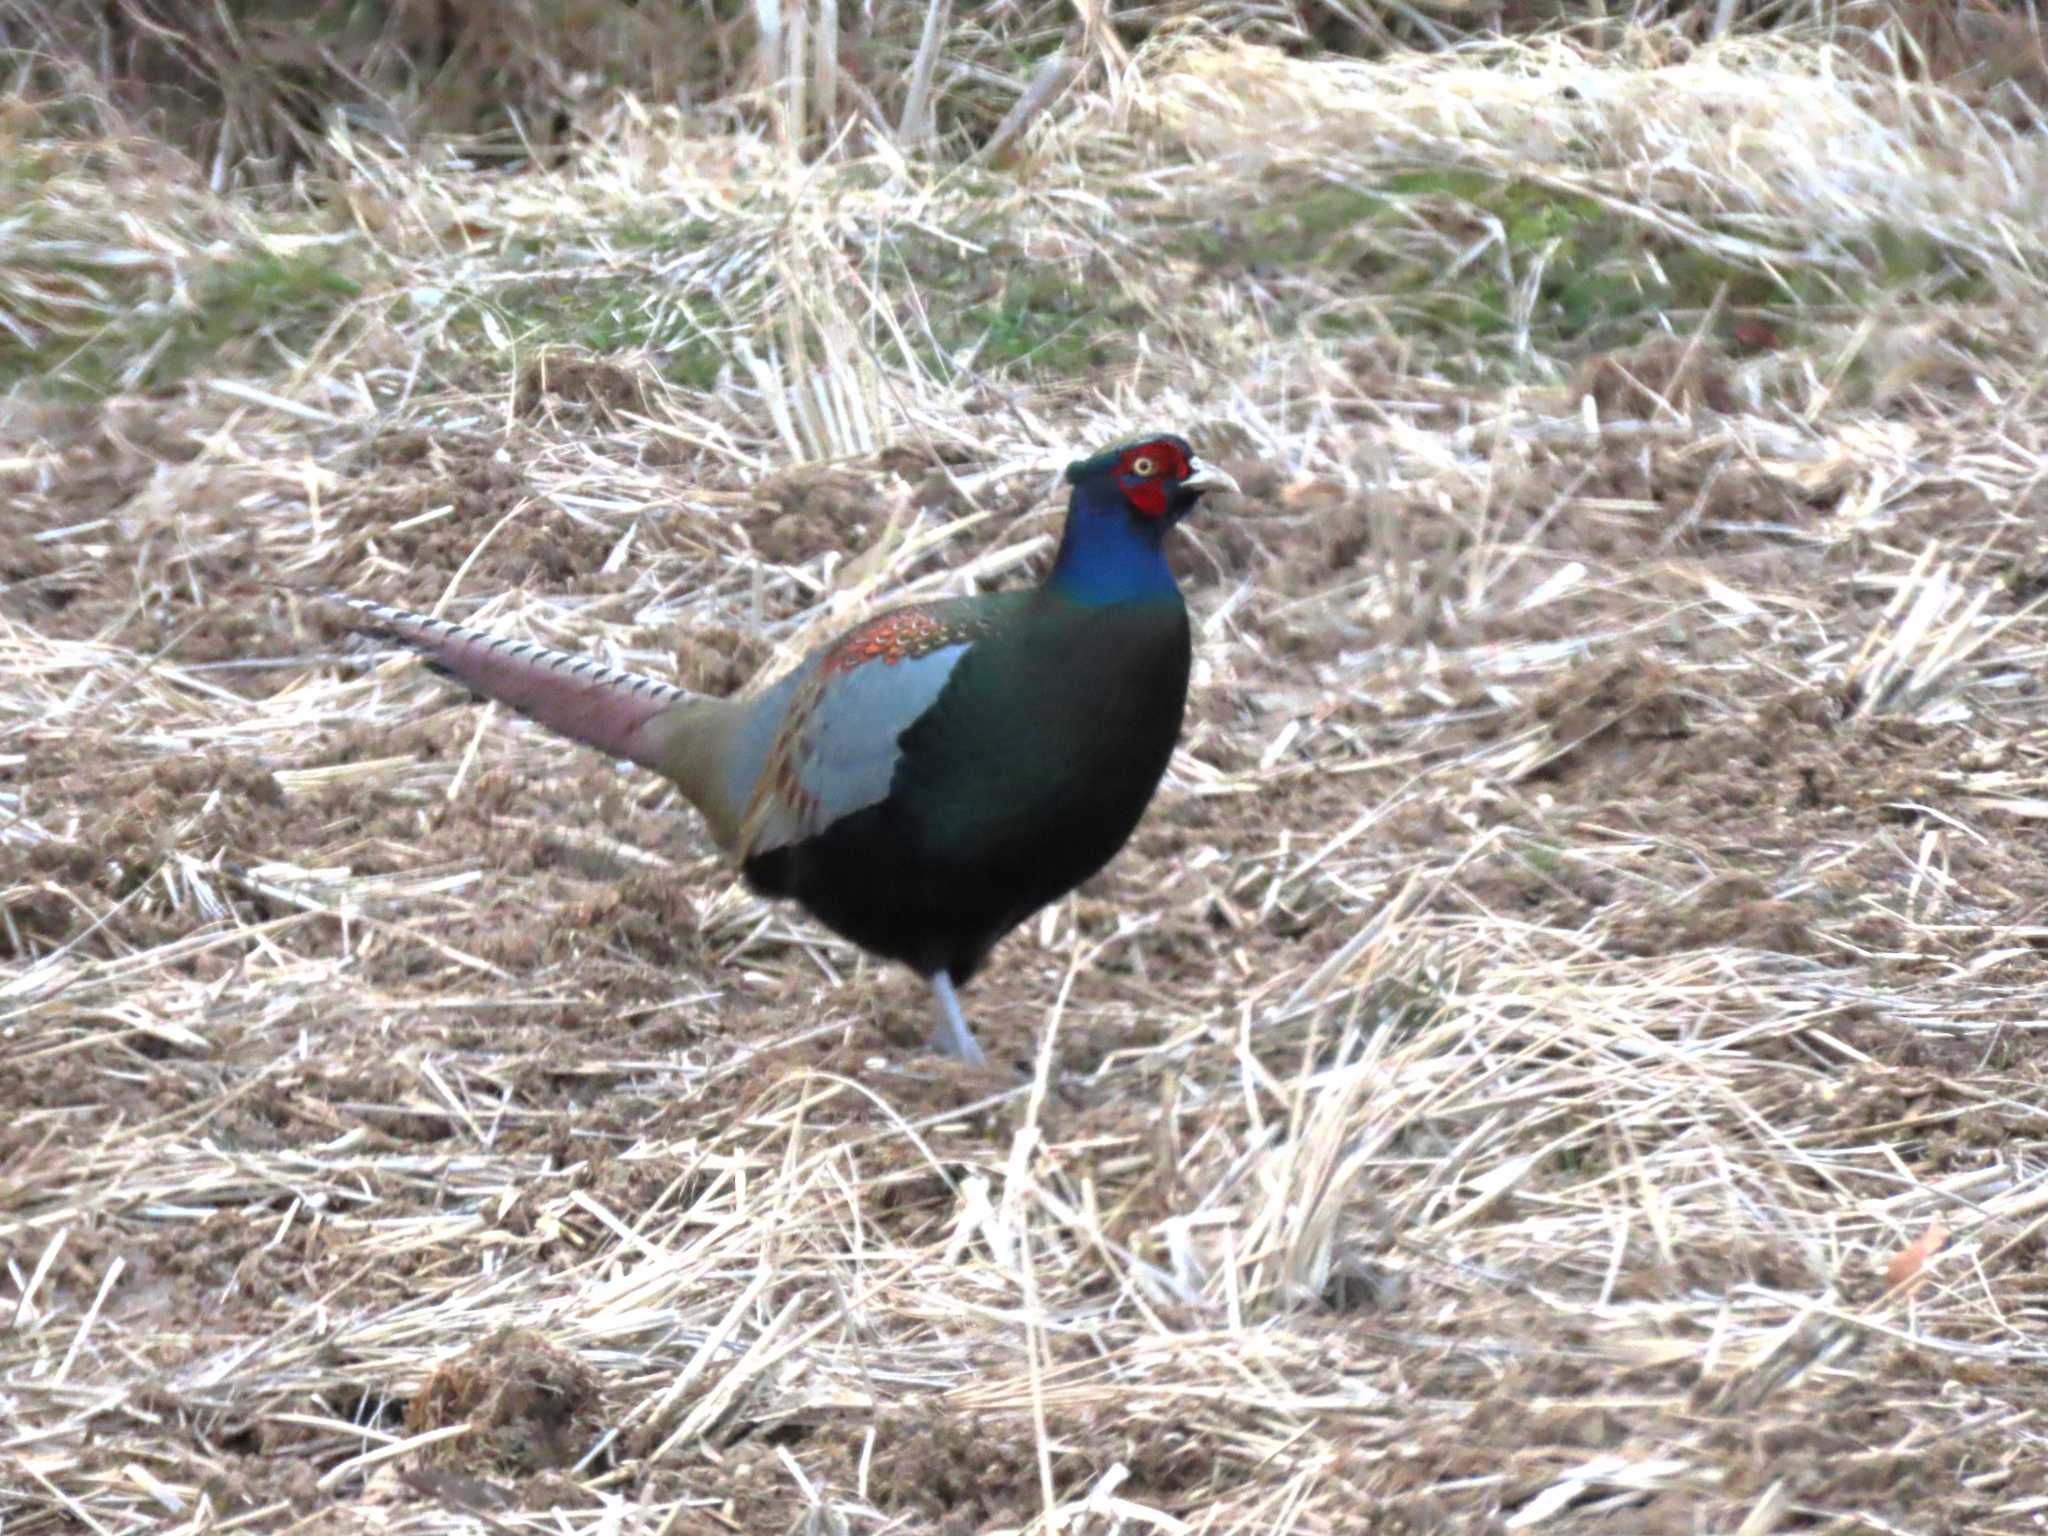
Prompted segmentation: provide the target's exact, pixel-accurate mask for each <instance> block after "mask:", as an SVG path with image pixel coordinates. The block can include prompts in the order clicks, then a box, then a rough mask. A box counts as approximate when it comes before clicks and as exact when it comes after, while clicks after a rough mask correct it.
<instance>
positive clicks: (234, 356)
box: [0, 243, 360, 400]
mask: <svg viewBox="0 0 2048 1536" xmlns="http://www.w3.org/2000/svg"><path fill="white" fill-rule="evenodd" d="M31 254H32V255H33V256H34V258H35V259H34V261H33V262H32V263H29V262H24V263H23V264H22V265H21V266H20V267H18V268H17V270H18V271H19V272H20V273H21V283H20V284H19V285H18V287H17V291H18V292H26V293H29V294H32V295H34V297H32V298H30V299H29V301H28V302H27V303H25V304H24V305H23V306H22V308H21V310H20V311H19V312H18V320H19V322H20V323H21V324H22V325H23V327H24V329H25V331H26V335H21V334H16V333H15V332H14V331H12V330H11V329H10V330H0V389H8V390H16V389H24V390H25V391H26V392H28V393H31V394H36V395H41V396H44V397H47V398H52V399H69V400H77V399H98V398H101V397H104V396H106V395H109V394H114V393H120V392H131V391H141V392H148V391H153V390H161V389H166V388H169V387H170V386H172V385H174V384H177V383H179V382H180V381H182V380H184V379H187V378H190V377H192V376H193V375H194V374H198V373H202V372H207V371H209V370H211V371H218V372H223V373H227V372H233V373H244V374H246V373H250V372H258V373H261V372H265V371H268V368H269V366H270V365H271V363H272V362H274V361H275V362H282V361H284V360H285V357H286V355H287V354H289V353H292V352H297V351H302V350H303V349H305V348H307V347H309V346H311V345H312V344H313V343H314V342H315V341H317V340H318V339H319V337H320V336H321V335H322V334H323V333H324V332H325V331H326V330H327V329H328V327H329V326H331V325H332V324H333V323H334V319H335V316H336V315H337V314H338V313H339V312H340V310H341V309H342V308H343V307H344V306H346V305H347V304H348V303H350V302H351V301H352V300H354V299H355V297H356V296H357V294H358V293H359V292H360V285H359V284H358V283H357V281H356V279H355V278H353V277H351V276H349V275H348V274H347V273H346V272H344V271H342V270H340V269H339V268H338V267H337V265H336V263H335V258H334V253H333V252H332V251H331V250H319V251H304V252H294V253H291V254H280V253H278V252H274V251H266V250H248V251H243V252H239V253H237V254H235V255H232V256H229V257H227V258H225V259H222V260H218V261H212V262H209V263H207V264H206V265H205V266H203V267H201V268H200V269H199V270H198V271H197V273H196V274H195V275H194V277H193V280H192V281H191V282H190V283H189V284H188V285H187V288H186V291H185V294H184V296H183V298H182V299H181V300H172V299H169V298H167V297H165V296H164V295H165V291H166V287H167V285H166V284H165V283H164V280H163V275H162V273H161V271H160V270H155V269H151V268H148V267H137V266H133V265H128V264H124V263H110V262H106V261H101V260H96V259H94V257H93V255H92V254H91V253H90V252H89V251H77V252H73V251H68V250H66V249H65V247H63V246H62V245H59V244H56V243H51V244H46V245H41V246H37V247H34V248H33V250H32V252H31ZM96 313H102V314H104V316H105V318H104V319H100V320H97V321H96V320H95V318H94V316H95V314H96Z"/></svg>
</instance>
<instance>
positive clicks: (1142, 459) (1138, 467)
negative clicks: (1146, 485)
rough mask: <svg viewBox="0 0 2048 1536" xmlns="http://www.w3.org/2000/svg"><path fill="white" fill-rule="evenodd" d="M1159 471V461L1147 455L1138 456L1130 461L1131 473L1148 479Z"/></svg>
mask: <svg viewBox="0 0 2048 1536" xmlns="http://www.w3.org/2000/svg"><path fill="white" fill-rule="evenodd" d="M1158 471H1159V461H1158V460H1157V459H1155V458H1153V457H1152V455H1151V454H1149V453H1143V454H1140V455H1138V457H1137V458H1135V459H1133V460H1131V473H1132V474H1134V475H1139V476H1142V477H1144V478H1147V479H1149V478H1150V477H1151V476H1153V475H1155V474H1157V473H1158Z"/></svg>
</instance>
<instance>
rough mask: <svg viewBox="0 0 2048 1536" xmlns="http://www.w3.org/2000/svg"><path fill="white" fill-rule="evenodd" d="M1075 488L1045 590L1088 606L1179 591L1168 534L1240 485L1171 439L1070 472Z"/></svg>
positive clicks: (1122, 447) (1139, 444)
mask: <svg viewBox="0 0 2048 1536" xmlns="http://www.w3.org/2000/svg"><path fill="white" fill-rule="evenodd" d="M1067 483H1068V484H1069V485H1071V486H1072V487H1073V488H1074V489H1073V494H1072V498H1071V500H1070V501H1069V503H1068V508H1067V526H1066V530H1065V532H1064V533H1063V534H1062V535H1061V536H1060V550H1059V554H1058V555H1057V556H1056V557H1055V558H1054V560H1053V567H1052V574H1051V576H1049V577H1048V578H1047V580H1046V585H1047V586H1048V587H1049V588H1051V589H1052V590H1053V591H1054V592H1057V593H1059V594H1060V595H1061V596H1064V597H1067V598H1071V599H1073V600H1074V601H1076V602H1081V603H1118V602H1130V601H1133V600H1136V599H1141V598H1146V597H1164V596H1166V595H1168V594H1170V593H1173V592H1174V591H1175V590H1176V588H1175V586H1174V581H1173V573H1172V572H1171V571H1170V570H1169V569H1168V568H1167V564H1166V550H1165V539H1166V534H1167V530H1168V529H1170V528H1172V527H1173V525H1174V524H1175V523H1177V522H1179V521H1180V520H1181V519H1182V518H1184V517H1186V516H1187V515H1188V514H1189V513H1190V512H1192V511H1194V510H1195V506H1196V504H1197V503H1198V502H1200V501H1201V499H1202V497H1203V496H1204V495H1205V494H1206V493H1208V492H1210V491H1235V490H1236V489H1237V482H1236V481H1235V480H1233V479H1231V478H1230V476H1229V475H1227V474H1225V473H1224V472H1223V471H1222V470H1220V469H1217V468H1216V467H1215V466H1214V465H1212V464H1205V463H1204V462H1203V461H1202V460H1200V459H1198V458H1196V457H1195V452H1194V450H1193V449H1192V448H1190V447H1189V446H1188V442H1187V439H1186V438H1183V437H1175V436H1174V435H1172V434H1171V433H1161V434H1159V435H1158V436H1155V437H1141V438H1135V439H1133V440H1132V441H1130V442H1127V443H1119V444H1117V445H1116V446H1115V447H1114V448H1106V449H1104V450H1103V451H1102V452H1101V453H1098V454H1096V455H1094V456H1093V457H1092V458H1086V459H1081V460H1078V461H1077V462H1075V463H1072V464H1069V465H1068V466H1067Z"/></svg>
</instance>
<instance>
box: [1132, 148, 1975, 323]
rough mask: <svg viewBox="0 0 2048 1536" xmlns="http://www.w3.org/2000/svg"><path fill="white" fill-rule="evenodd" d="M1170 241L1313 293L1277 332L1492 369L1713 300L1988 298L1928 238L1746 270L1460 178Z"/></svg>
mask: <svg viewBox="0 0 2048 1536" xmlns="http://www.w3.org/2000/svg"><path fill="white" fill-rule="evenodd" d="M1737 232H1738V233H1742V234H1744V235H1745V236H1748V235H1749V232H1748V231H1746V230H1744V231H1737ZM1752 238H1753V237H1752ZM1162 239H1163V243H1164V244H1165V246H1166V248H1167V249H1168V250H1169V251H1170V252H1171V253H1173V254H1174V255H1177V256H1179V257H1182V258H1183V259H1187V260H1192V261H1194V262H1196V263H1198V264H1200V265H1203V266H1206V267H1209V268H1211V269H1215V270H1219V271H1223V272H1226V273H1235V272H1238V271H1244V270H1251V271H1259V270H1265V271H1267V272H1270V273H1272V274H1275V275H1278V276H1283V277H1284V276H1294V277H1299V278H1307V279H1311V281H1308V282H1303V283H1297V284H1295V285H1294V287H1293V289H1292V291H1291V296H1292V297H1293V298H1294V299H1295V301H1296V304H1297V311H1296V313H1294V314H1293V315H1292V316H1290V315H1289V314H1288V313H1287V312H1286V311H1285V310H1283V311H1282V312H1281V313H1280V314H1279V315H1278V316H1277V320H1276V323H1277V324H1278V325H1279V326H1280V327H1281V328H1282V329H1283V330H1284V329H1286V328H1288V327H1289V325H1290V324H1297V325H1305V326H1307V327H1308V328H1310V329H1312V330H1314V331H1315V332H1317V333H1319V334H1323V335H1329V336H1348V335H1353V334H1358V333H1360V332H1363V331H1368V330H1373V331H1376V330H1380V329H1383V328H1384V327H1385V326H1386V325H1388V324H1391V325H1392V326H1393V328H1394V329H1395V330H1397V331H1400V332H1402V333H1404V334H1407V335H1409V336H1411V337H1414V338H1416V339H1421V340H1425V341H1435V342H1437V343H1439V344H1441V345H1442V346H1443V347H1444V348H1445V349H1446V351H1455V352H1467V351H1476V352H1477V354H1478V355H1479V356H1480V357H1481V358H1482V359H1483V358H1489V357H1490V358H1494V359H1499V358H1501V357H1503V356H1505V355H1506V354H1507V352H1508V350H1509V347H1510V345H1511V344H1512V343H1513V342H1514V341H1515V340H1516V339H1517V337H1518V335H1519V333H1520V332H1521V330H1522V329H1523V327H1524V325H1526V329H1527V332H1528V336H1529V341H1530V343H1531V345H1532V347H1533V348H1534V349H1535V350H1536V351H1537V352H1539V353H1541V354H1543V355H1545V356H1552V357H1560V356H1561V357H1570V356H1574V355H1583V354H1585V353H1588V352H1594V351H1599V350H1602V349H1605V348H1609V347H1619V346H1627V345H1631V344H1633V343H1635V342H1637V341H1640V340H1642V339H1643V338H1644V337H1645V336H1647V335H1649V334H1651V333H1653V332H1656V331H1660V330H1662V329H1664V328H1665V327H1666V317H1670V316H1676V317H1679V319H1680V320H1681V322H1682V321H1684V320H1686V319H1689V318H1691V317H1694V316H1697V315H1699V314H1700V313H1703V312H1704V311H1706V310H1707V309H1708V308H1709V307H1710V306H1711V305H1713V304H1714V302H1715V301H1716V299H1717V298H1719V299H1720V301H1721V302H1722V304H1723V305H1724V307H1725V309H1726V310H1727V311H1729V312H1732V313H1740V312H1742V311H1744V310H1748V309H1756V308H1763V307H1771V308H1774V309H1778V310H1783V309H1785V308H1799V307H1806V306H1814V305H1828V306H1836V305H1842V304H1856V303H1866V302H1869V301H1871V300H1872V299H1874V298H1877V297H1879V296H1895V297H1896V296H1904V297H1909V298H1912V299H1916V300H1929V299H1935V300H1942V301H1948V302H1967V301H1971V300H1981V299H1982V298H1984V297H1986V296H1987V294H1988V284H1987V278H1986V274H1985V273H1984V271H1983V269H1982V267H1981V266H1980V265H1979V264H1978V263H1977V262H1976V261H1975V260H1974V259H1973V258H1972V257H1970V256H1969V255H1968V253H1966V252H1962V251H1959V250H1956V249H1954V248H1952V247H1950V246H1947V245H1944V244H1943V243H1942V242H1941V241H1939V240H1937V239H1935V238H1934V237H1933V236H1931V235H1929V234H1927V233H1926V232H1924V231H1921V230H1903V229H1895V228H1892V227H1889V226H1885V225H1877V226H1875V227H1871V228H1867V229H1866V230H1864V231H1862V232H1861V233H1859V234H1855V235H1849V236H1838V237H1834V238H1833V239H1832V240H1831V241H1830V244H1829V245H1828V246H1827V247H1825V248H1822V247H1818V246H1813V247H1802V248H1800V249H1787V250H1785V251H1783V252H1782V253H1778V254H1777V255H1776V256H1775V257H1774V258H1772V259H1768V260H1766V259H1757V260H1747V259H1742V258H1739V257H1735V256H1730V255H1725V254H1723V253H1721V252H1720V251H1717V250H1715V249H1714V248H1712V247H1711V246H1709V245H1707V244H1704V243H1702V242H1700V241H1697V240H1687V239H1685V238H1683V237H1682V236H1679V235H1676V234H1673V233H1671V232H1669V231H1667V230H1664V229H1661V228H1658V227H1656V226H1654V225H1651V224H1648V223H1645V222H1643V221H1641V220H1637V219H1632V218H1630V217H1628V215H1627V214H1626V213H1624V212H1621V211H1618V210H1615V209H1613V208H1610V207H1608V206H1607V205H1606V204H1604V203H1602V202H1601V201H1600V200H1598V199H1597V198H1594V197H1591V196H1588V195H1586V194H1583V193H1578V192H1574V191H1571V190H1569V189H1566V188H1561V187H1556V186H1553V185H1549V184H1547V183H1542V182H1536V181H1531V180H1524V179H1520V178H1509V177H1500V176H1497V175H1494V174H1491V173H1489V172H1485V171H1477V170H1465V169H1458V168H1430V169H1418V170H1412V171H1404V172H1397V173H1392V174H1389V175H1387V176H1385V177H1382V178H1381V179H1379V180H1378V181H1376V182H1375V183H1374V184H1373V185H1371V186H1347V185H1337V184H1331V183H1319V184H1313V185H1308V186H1302V185H1299V184H1295V185H1288V186H1283V187H1280V188H1277V189H1276V190H1275V194H1274V196H1273V197H1272V198H1271V199H1270V200H1269V201H1268V202H1266V203H1264V204H1262V205H1260V206H1259V207H1257V208H1254V209H1252V210H1250V211H1248V212H1246V213H1244V214H1242V215H1241V216H1239V217H1238V218H1236V219H1231V220H1216V219H1209V220H1202V221H1184V222H1180V223H1169V224H1165V225H1163V226H1162ZM1280 291H1281V293H1282V294H1283V297H1285V296H1289V295H1290V290H1289V289H1288V288H1286V287H1285V286H1284V285H1283V286H1282V288H1281V289H1280ZM1524 309H1526V314H1525V315H1523V314H1521V313H1520V312H1521V311H1522V310H1524Z"/></svg>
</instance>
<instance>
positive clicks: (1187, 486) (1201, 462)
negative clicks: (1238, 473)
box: [1180, 458, 1239, 496]
mask: <svg viewBox="0 0 2048 1536" xmlns="http://www.w3.org/2000/svg"><path fill="white" fill-rule="evenodd" d="M1180 488H1181V491H1182V493H1183V494H1186V493H1188V492H1193V493H1194V494H1196V495H1198V496H1199V495H1200V494H1201V493H1202V492H1204V491H1228V492H1230V494H1231V495H1233V496H1235V495H1238V494H1239V492H1238V489H1237V482H1236V481H1235V480H1233V479H1231V478H1230V476H1229V475H1227V474H1225V473H1224V472H1223V471H1222V470H1220V469H1218V468H1217V467H1216V466H1215V465H1214V464H1211V463H1209V462H1208V461H1207V460H1206V459H1196V458H1190V459H1189V460H1188V472H1187V474H1186V476H1185V477H1183V479H1182V480H1181V482H1180Z"/></svg>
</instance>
